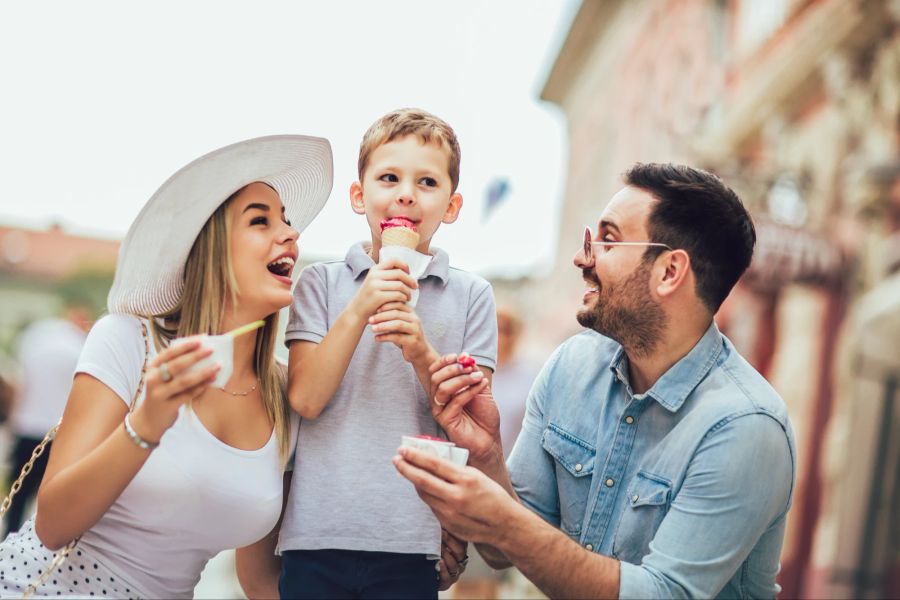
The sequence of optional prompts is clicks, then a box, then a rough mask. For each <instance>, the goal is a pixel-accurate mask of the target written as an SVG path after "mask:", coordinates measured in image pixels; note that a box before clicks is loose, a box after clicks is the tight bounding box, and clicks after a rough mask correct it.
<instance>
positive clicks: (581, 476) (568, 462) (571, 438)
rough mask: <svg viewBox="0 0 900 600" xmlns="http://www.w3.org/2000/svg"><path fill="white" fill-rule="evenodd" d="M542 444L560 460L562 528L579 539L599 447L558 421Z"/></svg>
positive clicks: (558, 484)
mask: <svg viewBox="0 0 900 600" xmlns="http://www.w3.org/2000/svg"><path fill="white" fill-rule="evenodd" d="M541 445H542V446H543V448H544V450H545V451H546V452H547V453H548V454H550V456H552V457H553V459H554V461H555V462H556V482H557V489H558V490H559V516H560V528H561V529H562V530H563V531H564V532H565V533H566V534H568V535H569V537H571V538H573V539H575V540H576V541H577V540H578V537H579V536H580V534H581V526H582V522H583V521H584V511H585V508H586V507H587V500H588V495H589V494H590V490H591V475H592V474H593V472H594V458H595V455H596V451H595V450H594V447H593V446H591V445H590V444H588V443H587V442H585V441H584V440H582V439H580V438H578V437H577V436H575V435H573V434H571V433H569V432H567V431H566V430H564V429H562V428H561V427H559V426H557V425H555V424H554V423H550V424H549V425H548V426H547V428H546V429H545V430H544V435H543V436H542V438H541Z"/></svg>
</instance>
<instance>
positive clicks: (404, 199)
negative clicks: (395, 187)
mask: <svg viewBox="0 0 900 600" xmlns="http://www.w3.org/2000/svg"><path fill="white" fill-rule="evenodd" d="M415 201H416V200H415V198H413V197H412V194H401V195H400V196H399V197H398V198H397V202H399V203H400V204H402V205H404V206H410V205H412V204H413V203H415Z"/></svg>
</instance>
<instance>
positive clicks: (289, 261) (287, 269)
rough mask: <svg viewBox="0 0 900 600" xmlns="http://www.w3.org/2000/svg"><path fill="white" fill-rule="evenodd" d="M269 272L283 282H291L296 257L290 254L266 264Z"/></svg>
mask: <svg viewBox="0 0 900 600" xmlns="http://www.w3.org/2000/svg"><path fill="white" fill-rule="evenodd" d="M266 268H267V269H268V270H269V273H271V274H272V275H274V276H275V278H276V279H278V280H279V281H281V282H283V283H285V282H286V283H288V284H290V283H291V271H293V270H294V259H293V258H291V257H290V256H282V257H280V258H276V259H275V260H273V261H272V262H270V263H269V264H267V265H266Z"/></svg>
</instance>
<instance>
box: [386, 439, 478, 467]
mask: <svg viewBox="0 0 900 600" xmlns="http://www.w3.org/2000/svg"><path fill="white" fill-rule="evenodd" d="M400 445H401V446H403V447H406V448H416V449H417V450H422V451H423V452H428V453H429V454H432V455H434V456H437V457H438V458H442V459H444V460H449V461H450V462H452V463H453V464H455V465H459V466H461V467H464V466H465V465H466V461H468V460H469V451H468V450H467V449H466V448H458V447H457V446H456V444H454V443H453V442H449V441H438V440H428V439H425V438H420V437H415V436H411V435H403V436H400Z"/></svg>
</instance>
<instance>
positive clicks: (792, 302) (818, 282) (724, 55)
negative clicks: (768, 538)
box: [520, 0, 900, 597]
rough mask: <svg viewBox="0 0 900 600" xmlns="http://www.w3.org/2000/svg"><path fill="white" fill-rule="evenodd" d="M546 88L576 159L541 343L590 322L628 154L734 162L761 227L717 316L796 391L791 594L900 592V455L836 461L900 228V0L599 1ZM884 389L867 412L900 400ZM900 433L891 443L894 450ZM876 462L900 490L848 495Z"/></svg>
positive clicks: (899, 344)
mask: <svg viewBox="0 0 900 600" xmlns="http://www.w3.org/2000/svg"><path fill="white" fill-rule="evenodd" d="M541 97H542V98H543V99H544V100H547V101H550V102H553V103H556V104H558V105H559V106H560V107H562V109H563V110H564V111H565V113H566V115H567V119H568V131H569V139H570V148H569V156H570V160H569V165H568V171H567V174H566V196H565V201H564V208H563V214H562V217H561V232H560V245H559V248H558V253H557V256H558V259H557V264H556V266H555V268H554V272H553V274H552V275H550V276H549V277H548V278H547V279H545V280H541V281H535V282H534V284H533V285H531V286H529V287H527V288H525V289H523V290H522V291H521V293H520V300H521V301H522V302H523V303H525V304H526V306H528V308H529V312H530V315H531V318H532V321H533V324H534V325H536V327H534V329H535V330H537V331H540V332H541V336H542V337H541V340H540V343H542V344H544V345H546V346H548V347H551V346H554V345H556V344H558V343H559V342H560V341H562V339H564V338H565V337H567V336H568V335H570V334H571V333H573V332H575V331H577V328H578V326H577V323H576V322H575V319H574V314H575V311H576V310H577V307H578V306H579V304H580V301H581V294H582V288H583V284H582V281H581V278H580V277H579V276H578V273H577V272H576V270H575V269H574V267H573V266H572V260H571V259H572V256H573V255H574V254H575V252H576V250H577V249H578V247H579V245H580V239H581V233H582V232H583V230H584V226H585V225H592V226H595V225H596V222H597V219H598V216H599V214H600V212H601V211H602V209H603V207H604V205H605V203H606V201H607V200H608V198H610V197H611V196H612V194H613V193H615V192H616V191H617V190H618V189H619V188H620V187H621V179H620V177H619V175H620V174H621V173H622V172H623V171H625V170H626V169H627V168H628V167H629V166H631V165H632V164H633V163H634V162H638V161H640V162H685V163H688V164H691V165H695V166H700V167H703V168H706V169H708V170H711V171H714V172H716V173H718V174H719V175H721V176H722V177H723V178H724V179H725V181H726V182H727V183H728V184H729V185H731V186H732V187H733V188H735V190H736V191H737V192H738V194H739V195H740V196H741V198H742V199H743V200H744V202H745V204H746V205H747V206H748V208H750V210H751V212H752V213H753V215H754V219H755V221H756V223H757V228H758V234H759V242H758V245H757V252H756V256H755V259H754V263H753V265H752V266H751V269H750V271H749V272H748V274H747V276H746V277H745V278H744V279H743V280H742V282H741V284H740V285H739V288H736V290H735V292H734V293H733V294H732V296H731V297H730V298H729V301H728V303H727V305H726V306H724V307H723V310H722V311H721V313H720V315H719V316H718V317H717V320H718V321H719V322H720V326H721V327H722V328H723V329H724V330H725V332H726V333H727V334H728V335H729V337H731V338H732V339H733V341H734V342H735V344H736V345H737V346H738V347H739V348H740V350H741V352H742V353H743V354H744V355H745V356H747V358H748V359H749V360H750V361H751V362H752V363H753V364H754V365H755V366H756V367H757V368H758V369H759V370H760V372H762V373H763V374H764V375H765V376H766V377H767V378H768V379H769V380H770V381H771V382H772V383H773V385H774V386H775V387H776V388H777V389H778V390H779V392H780V393H781V394H782V395H783V397H784V398H785V400H786V401H787V403H788V406H789V408H790V411H791V415H792V418H793V422H794V426H795V428H796V433H797V439H798V454H799V457H798V458H799V463H798V464H799V472H798V485H797V488H796V491H795V496H794V498H795V500H794V508H793V509H792V512H791V515H790V520H789V530H788V536H787V539H786V541H785V548H784V553H783V557H782V562H783V571H782V573H781V575H780V577H779V581H780V582H781V584H782V586H783V587H784V593H783V595H784V597H802V596H816V597H821V596H835V597H863V596H870V597H878V596H888V597H891V596H896V595H898V594H900V588H898V587H897V586H898V585H900V560H898V555H900V553H898V536H897V535H896V533H898V528H900V520H898V517H897V516H891V514H893V513H897V512H900V511H897V507H898V501H900V495H898V494H897V492H896V490H897V489H900V485H898V484H897V483H896V481H897V474H896V470H897V468H898V466H897V464H898V463H897V462H896V461H895V462H893V463H892V462H891V460H894V459H890V458H887V459H885V458H883V457H882V458H880V459H879V458H878V457H879V451H877V448H876V449H875V450H872V451H871V452H868V453H867V454H865V456H868V457H869V458H868V459H867V461H863V462H862V463H860V462H859V461H857V462H855V463H852V464H851V463H850V462H848V461H842V460H839V459H834V456H835V455H838V456H840V455H841V453H842V452H843V454H847V452H846V450H845V449H837V448H834V447H830V446H831V445H834V444H838V443H839V440H840V436H837V435H829V433H828V432H829V426H830V425H831V426H832V427H833V421H834V420H833V419H832V416H833V415H835V414H843V413H844V412H846V410H847V406H848V405H849V406H852V405H853V404H854V403H857V402H863V401H867V400H868V398H859V397H856V396H854V395H853V393H852V392H851V393H850V395H846V394H845V395H843V396H842V394H841V393H840V392H839V390H841V389H846V388H844V387H842V386H840V385H839V383H840V382H839V377H838V373H839V371H840V369H839V368H837V366H838V365H839V363H840V360H841V355H840V353H839V352H838V349H839V348H841V347H842V345H845V344H847V343H848V342H846V341H845V340H846V339H847V338H848V337H852V332H847V331H846V330H847V329H848V328H852V327H854V325H853V323H854V321H853V320H848V319H847V318H846V317H847V314H848V313H849V312H850V311H853V310H856V308H855V307H856V305H857V304H858V302H859V299H860V298H861V297H862V296H863V294H864V293H865V292H867V291H868V290H870V289H872V288H873V287H875V286H878V285H880V282H881V280H882V279H884V277H885V275H886V273H885V271H884V269H883V261H882V256H881V252H880V251H879V248H880V247H881V246H882V245H883V244H884V241H885V239H887V237H888V235H889V234H890V231H889V227H887V226H886V224H885V220H884V218H883V217H881V218H879V217H878V215H879V214H882V213H879V210H880V209H879V206H880V203H881V204H883V200H881V199H880V198H881V196H879V194H878V193H877V192H875V191H873V186H872V185H870V182H871V179H870V177H869V174H870V172H871V170H872V168H873V167H875V166H876V165H879V164H883V163H886V162H890V161H894V160H896V159H897V157H898V156H900V152H898V151H900V147H898V131H900V2H898V1H896V0H760V1H757V0H752V1H751V0H629V1H625V0H585V1H584V2H582V4H581V6H580V8H579V10H578V11H577V13H576V15H575V17H574V19H573V21H572V23H571V25H570V29H569V31H568V34H567V36H566V39H565V41H564V42H563V44H562V47H561V49H560V51H559V54H558V56H557V57H556V61H555V63H554V65H553V67H552V69H551V71H550V73H549V75H548V77H547V80H546V83H545V85H544V88H543V90H542V93H541ZM870 215H875V218H870V217H869V216H870ZM531 341H532V343H534V341H535V340H531ZM893 348H894V351H893V352H894V354H895V355H896V354H898V353H900V352H898V351H900V339H896V340H895V344H894V345H893ZM884 376H885V377H886V376H887V375H884ZM878 389H879V390H880V391H882V392H883V391H884V389H886V388H885V387H884V386H881V387H880V388H878ZM879 393H881V392H879ZM876 395H878V394H876ZM884 397H885V398H887V396H884ZM880 398H881V397H879V400H878V402H881V399H880ZM873 402H874V400H873ZM897 403H900V399H898V400H897ZM874 406H875V405H873V407H872V408H871V409H867V412H866V414H872V415H873V416H878V418H879V419H882V420H883V419H887V420H888V423H890V422H895V423H896V421H897V419H898V418H900V417H898V416H897V415H898V414H900V411H897V410H895V411H894V412H893V413H891V412H889V411H888V412H884V411H881V409H877V410H876V409H875V408H874ZM878 406H881V405H878ZM851 412H852V409H851ZM888 431H889V432H890V431H891V428H890V427H889V428H888ZM893 431H896V427H894V429H893ZM869 433H870V434H871V437H872V438H873V439H874V438H876V437H877V434H878V427H877V423H875V422H873V423H872V424H871V426H870V432H869ZM857 435H866V433H865V432H864V431H863V432H860V431H859V430H857ZM897 437H898V436H897V435H893V437H889V438H888V439H887V443H888V445H887V446H885V448H886V449H884V451H885V452H888V453H891V452H892V453H893V454H891V456H895V457H896V456H897V455H898V454H897V451H896V446H897V444H896V438H897ZM891 440H893V441H891ZM854 443H856V442H854ZM827 457H830V458H829V461H830V462H827V463H823V461H824V460H825V459H826V458H827ZM879 460H880V461H881V463H884V462H885V460H886V461H887V463H886V465H885V464H881V463H879ZM876 463H878V464H876ZM879 465H880V466H879ZM876 467H877V468H880V469H882V472H883V474H884V476H885V477H887V479H886V483H885V485H887V486H888V488H890V489H880V488H879V489H876V488H877V486H872V485H868V484H867V482H868V483H871V482H872V481H873V476H868V478H867V479H865V480H860V481H859V482H858V484H859V488H858V489H855V490H854V491H855V492H856V494H855V496H854V497H855V500H854V502H855V507H856V508H855V509H854V510H851V511H849V512H848V511H847V510H845V509H846V506H847V505H846V503H844V504H842V503H841V501H839V500H838V497H839V496H840V495H841V494H840V490H841V488H842V485H841V482H842V479H841V478H842V477H845V476H847V474H848V473H849V472H850V471H854V472H863V471H864V472H865V473H871V472H873V471H872V470H873V469H875V468H876ZM888 476H889V477H888ZM891 490H894V491H891ZM885 503H887V504H886V505H885ZM842 506H843V507H844V508H841V507H842ZM885 506H886V508H885ZM885 510H886V512H885ZM873 512H874V513H877V514H878V515H881V516H880V517H879V518H878V519H877V520H876V521H875V525H874V526H873V525H872V524H871V523H869V521H870V520H871V519H869V520H867V515H869V514H872V513H873ZM851 513H852V514H853V515H856V516H848V515H850V514H851ZM867 523H868V524H867ZM880 530H887V531H893V532H894V534H895V535H890V534H888V535H883V536H881V537H878V536H876V535H875V532H877V531H880ZM867 532H868V533H867ZM876 538H877V539H876ZM879 540H880V541H879ZM873 544H874V546H873Z"/></svg>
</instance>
